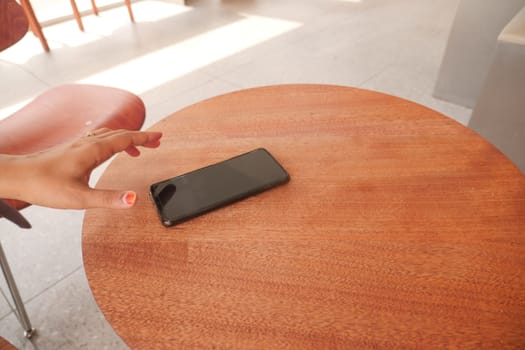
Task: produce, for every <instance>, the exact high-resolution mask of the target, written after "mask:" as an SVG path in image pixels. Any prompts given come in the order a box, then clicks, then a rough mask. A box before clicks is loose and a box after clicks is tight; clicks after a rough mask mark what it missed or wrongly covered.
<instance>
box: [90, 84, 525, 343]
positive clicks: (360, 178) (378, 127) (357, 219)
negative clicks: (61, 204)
mask: <svg viewBox="0 0 525 350" xmlns="http://www.w3.org/2000/svg"><path fill="white" fill-rule="evenodd" d="M151 130H161V131H163V132H164V138H163V140H162V145H161V147H160V148H159V149H156V150H144V151H143V154H142V156H141V158H139V159H131V158H130V157H127V156H125V155H122V156H118V157H117V158H116V159H115V160H114V162H113V163H112V164H111V165H110V166H109V167H108V169H107V170H106V172H105V174H104V175H103V176H102V178H101V180H100V182H99V184H98V186H97V187H99V188H122V189H133V190H135V191H137V193H138V194H139V201H138V203H137V205H136V206H135V207H134V208H133V209H130V210H125V211H117V210H88V211H87V212H86V215H85V219H84V227H83V243H82V247H83V255H84V266H85V270H86V273H87V277H88V280H89V283H90V286H91V288H92V291H93V294H94V296H95V298H96V300H97V302H98V305H99V306H100V308H101V310H102V311H103V313H104V314H105V316H106V317H107V319H108V320H109V322H110V323H111V324H112V326H113V327H114V328H115V330H116V331H117V333H118V334H119V335H120V336H121V337H122V338H123V339H124V341H125V342H126V343H127V344H128V345H129V346H130V347H131V348H133V349H179V348H198V349H212V348H213V349H226V348H237V349H283V348H300V349H326V348H359V349H367V348H385V349H393V348H399V349H408V348H421V349H430V348H449V347H450V348H461V349H465V348H476V349H479V348H488V349H494V348H498V349H501V348H523V347H525V327H524V320H525V270H524V267H525V236H524V234H523V230H524V228H525V177H524V176H523V175H521V173H520V172H519V171H518V169H517V168H516V167H515V166H514V165H513V164H511V162H510V161H509V160H507V159H506V158H505V157H504V156H503V155H502V154H501V153H500V152H498V151H497V150H496V149H495V148H494V147H493V146H491V145H490V144H489V143H487V142H486V141H484V140H483V139H482V138H480V137H479V136H478V135H476V134H475V133H473V132H472V131H470V130H468V129H467V128H465V127H463V126H462V125H460V124H458V123H456V122H454V121H452V120H450V119H449V118H447V117H445V116H442V115H440V114H439V113H437V112H435V111H432V110H430V109H427V108H425V107H423V106H420V105H417V104H415V103H412V102H409V101H406V100H403V99H399V98H396V97H392V96H389V95H384V94H380V93H376V92H371V91H366V90H360V89H353V88H345V87H337V86H321V85H287V86H274V87H264V88H256V89H250V90H244V91H240V92H236V93H231V94H227V95H223V96H219V97H216V98H212V99H210V100H206V101H203V102H200V103H198V104H195V105H193V106H190V107H188V108H186V109H183V110H181V111H179V112H176V113H174V114H173V115H171V116H169V117H167V118H165V119H164V120H162V121H161V122H159V123H158V124H156V125H154V126H153V127H152V128H151ZM257 147H265V148H267V149H268V150H269V151H270V152H271V153H272V154H273V155H274V156H275V157H276V158H277V159H278V160H279V161H280V162H281V163H282V164H283V165H284V167H285V168H286V169H287V170H288V171H289V173H290V175H291V181H290V183H288V184H287V185H285V186H282V187H280V188H276V189H273V190H271V191H269V192H265V193H263V194H260V195H258V196H256V197H253V198H250V199H248V200H244V201H242V202H239V203H236V204H234V205H231V206H228V207H226V208H223V209H220V210H218V211H215V212H212V213H210V214H207V215H205V216H202V217H199V218H197V219H193V220H190V221H188V222H186V223H183V224H181V225H179V226H176V227H172V228H164V227H163V226H162V225H161V223H160V221H159V219H158V217H157V214H156V212H155V209H154V207H153V205H152V203H151V201H150V200H149V199H148V187H149V185H150V184H152V183H154V182H157V181H159V180H163V179H166V178H169V177H172V176H175V175H178V174H181V173H184V172H187V171H190V170H193V169H196V168H199V167H202V166H205V165H208V164H212V163H214V162H218V161H220V160H223V159H227V158H229V157H232V156H234V155H237V154H240V153H243V152H246V151H249V150H251V149H254V148H257Z"/></svg>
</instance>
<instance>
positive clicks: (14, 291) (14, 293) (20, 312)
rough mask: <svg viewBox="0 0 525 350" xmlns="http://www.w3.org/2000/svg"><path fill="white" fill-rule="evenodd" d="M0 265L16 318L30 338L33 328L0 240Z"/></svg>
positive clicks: (26, 335) (33, 331)
mask: <svg viewBox="0 0 525 350" xmlns="http://www.w3.org/2000/svg"><path fill="white" fill-rule="evenodd" d="M0 265H1V266H2V271H3V273H4V277H5V280H6V282H7V286H8V288H9V291H10V292H11V297H12V298H13V302H14V303H15V308H16V312H17V317H18V320H19V321H20V323H21V324H22V327H23V328H24V336H25V337H26V338H27V339H30V338H31V337H32V336H33V335H34V334H35V329H34V328H33V327H32V326H31V321H29V317H28V316H27V312H26V308H25V306H24V303H23V301H22V298H21V297H20V293H19V292H18V287H17V286H16V283H15V279H14V278H13V274H12V273H11V269H10V268H9V264H8V263H7V258H6V256H5V253H4V249H3V248H2V243H1V242H0Z"/></svg>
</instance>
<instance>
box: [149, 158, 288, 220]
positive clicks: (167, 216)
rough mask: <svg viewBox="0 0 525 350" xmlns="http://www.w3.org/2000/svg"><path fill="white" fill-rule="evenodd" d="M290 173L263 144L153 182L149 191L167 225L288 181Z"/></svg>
mask: <svg viewBox="0 0 525 350" xmlns="http://www.w3.org/2000/svg"><path fill="white" fill-rule="evenodd" d="M289 179H290V176H289V175H288V173H287V172H286V170H284V168H283V167H282V166H281V164H279V162H277V160H276V159H275V158H274V157H273V156H272V155H271V154H270V153H269V152H268V151H267V150H265V149H264V148H258V149H256V150H253V151H250V152H248V153H244V154H241V155H239V156H236V157H234V158H231V159H228V160H224V161H222V162H219V163H216V164H212V165H209V166H207V167H204V168H201V169H197V170H194V171H191V172H189V173H186V174H183V175H180V176H176V177H174V178H171V179H168V180H165V181H161V182H158V183H155V184H153V185H151V187H150V195H151V198H152V199H153V202H154V203H155V206H156V207H157V211H158V213H159V216H160V218H161V221H162V223H163V224H164V225H165V226H173V225H175V224H178V223H180V222H183V221H186V220H188V219H191V218H193V217H196V216H198V215H201V214H204V213H207V212H209V211H211V210H214V209H217V208H220V207H222V206H225V205H227V204H230V203H233V202H235V201H238V200H241V199H243V198H246V197H249V196H252V195H255V194H257V193H260V192H263V191H265V190H268V189H270V188H273V187H275V186H278V185H281V184H284V183H286V182H288V181H289Z"/></svg>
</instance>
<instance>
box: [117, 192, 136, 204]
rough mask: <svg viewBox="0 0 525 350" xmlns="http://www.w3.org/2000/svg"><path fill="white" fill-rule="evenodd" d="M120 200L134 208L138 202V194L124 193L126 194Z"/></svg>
mask: <svg viewBox="0 0 525 350" xmlns="http://www.w3.org/2000/svg"><path fill="white" fill-rule="evenodd" d="M120 199H121V200H122V203H124V204H126V205H128V206H132V205H133V204H135V201H136V200H137V194H136V193H135V192H133V191H127V192H124V194H123V195H122V197H120Z"/></svg>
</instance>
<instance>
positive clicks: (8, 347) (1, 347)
mask: <svg viewBox="0 0 525 350" xmlns="http://www.w3.org/2000/svg"><path fill="white" fill-rule="evenodd" d="M0 350H16V348H15V347H14V346H13V345H12V344H11V343H9V342H8V341H7V340H5V339H4V338H2V337H0Z"/></svg>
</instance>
